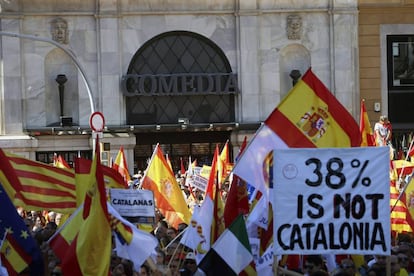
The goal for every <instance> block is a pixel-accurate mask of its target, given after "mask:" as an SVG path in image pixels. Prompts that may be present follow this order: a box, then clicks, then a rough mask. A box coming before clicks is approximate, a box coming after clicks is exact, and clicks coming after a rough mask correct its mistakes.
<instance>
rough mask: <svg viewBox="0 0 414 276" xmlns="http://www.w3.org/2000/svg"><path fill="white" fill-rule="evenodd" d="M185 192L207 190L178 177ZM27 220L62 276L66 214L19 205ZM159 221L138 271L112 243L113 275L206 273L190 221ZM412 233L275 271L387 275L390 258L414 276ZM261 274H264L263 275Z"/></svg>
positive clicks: (283, 264)
mask: <svg viewBox="0 0 414 276" xmlns="http://www.w3.org/2000/svg"><path fill="white" fill-rule="evenodd" d="M140 176H141V174H138V175H135V177H134V178H133V180H132V182H131V188H138V187H139V181H140V178H141V177H140ZM177 182H178V183H179V184H180V187H181V189H182V192H183V195H184V197H185V199H186V200H187V204H188V206H189V208H191V207H193V206H194V205H196V204H201V203H202V201H203V197H204V194H203V192H202V191H200V190H197V189H195V190H191V191H190V190H189V189H188V187H187V186H186V185H185V178H184V177H181V176H180V175H178V176H177ZM228 188H229V187H228V183H226V184H224V185H222V189H223V190H222V193H221V194H222V195H223V200H224V201H225V199H226V193H227V192H228ZM17 211H18V213H19V215H20V216H21V217H22V218H23V219H24V221H25V223H26V226H27V227H28V229H29V231H30V233H31V234H32V235H33V237H34V238H35V240H36V241H37V242H38V244H39V246H40V248H41V250H42V253H43V256H44V260H45V262H44V263H45V271H46V273H45V275H55V276H57V275H62V272H61V268H60V260H59V259H58V258H57V257H56V256H55V254H54V253H53V251H52V250H51V249H50V247H49V245H48V243H47V241H48V240H49V238H50V237H51V236H52V235H53V234H54V233H55V231H56V230H57V229H58V228H59V227H60V226H61V225H62V224H63V220H64V219H65V217H64V216H63V215H62V214H59V213H55V212H46V211H44V212H40V211H25V210H23V209H21V208H18V209H17ZM156 214H157V217H156V223H155V224H154V225H153V227H152V228H153V229H152V231H151V233H152V234H153V235H154V236H155V237H156V238H157V239H158V241H159V245H158V247H157V248H156V250H155V252H153V254H152V256H151V257H150V258H149V259H148V260H147V261H146V262H145V263H144V264H143V265H142V266H141V268H140V270H139V271H137V270H135V269H134V265H133V262H132V261H131V260H127V259H123V258H120V257H118V256H117V253H116V249H115V247H114V249H113V251H112V256H111V260H108V261H110V273H111V275H125V276H132V275H134V276H136V275H155V276H156V275H171V276H178V275H195V276H199V275H205V273H204V272H202V271H201V270H200V269H198V268H197V263H196V257H195V253H194V252H193V251H192V250H191V249H190V248H188V247H186V246H184V245H183V244H181V243H180V239H181V237H182V233H183V231H185V229H186V227H187V225H186V224H185V223H182V224H180V225H179V226H178V228H177V229H175V228H174V227H172V226H170V225H169V224H168V222H167V221H166V220H165V219H164V218H163V217H162V215H161V214H160V213H159V212H156ZM413 257H414V236H412V235H409V234H400V235H398V236H397V238H396V239H395V241H394V246H393V248H392V255H391V256H387V257H386V256H379V255H378V256H377V255H374V256H363V262H362V263H360V262H359V263H357V262H355V261H354V259H353V258H352V256H346V255H344V256H326V255H306V256H299V258H296V261H294V262H292V261H289V257H288V258H287V259H288V261H286V260H285V261H282V260H283V259H282V260H281V261H279V262H278V265H276V266H275V265H273V268H272V269H273V272H275V271H276V270H277V273H278V275H313V276H317V275H335V276H341V275H345V276H350V275H362V276H365V275H367V276H374V275H381V276H382V275H384V276H385V275H387V274H386V271H387V269H386V267H387V262H388V264H389V266H390V268H391V275H393V276H394V275H396V276H414V260H413ZM259 275H260V274H259Z"/></svg>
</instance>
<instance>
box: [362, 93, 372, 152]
mask: <svg viewBox="0 0 414 276" xmlns="http://www.w3.org/2000/svg"><path fill="white" fill-rule="evenodd" d="M359 131H360V132H361V147H375V139H374V133H373V131H372V128H371V123H370V122H369V118H368V113H367V110H366V108H365V101H364V100H361V114H360V117H359Z"/></svg>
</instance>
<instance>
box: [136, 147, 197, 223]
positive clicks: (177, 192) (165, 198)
mask: <svg viewBox="0 0 414 276" xmlns="http://www.w3.org/2000/svg"><path fill="white" fill-rule="evenodd" d="M141 185H142V188H144V189H147V190H151V191H153V193H154V199H155V202H156V206H157V208H158V209H159V210H160V211H161V213H162V214H163V215H164V217H165V218H166V219H167V221H168V222H169V224H170V225H172V226H173V227H175V228H178V224H180V223H182V222H184V223H187V224H189V223H190V219H191V213H190V211H189V209H188V207H187V204H186V202H185V200H184V196H183V194H182V192H181V189H180V187H179V185H178V183H177V180H176V179H175V176H174V173H173V172H172V170H171V168H170V167H169V166H168V164H167V161H166V160H165V158H164V154H163V152H162V150H161V148H160V146H159V145H158V144H157V146H156V147H155V149H154V153H153V154H152V157H151V161H150V163H149V164H148V168H147V170H146V173H145V175H144V177H143V178H142V184H141Z"/></svg>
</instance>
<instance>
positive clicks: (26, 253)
mask: <svg viewBox="0 0 414 276" xmlns="http://www.w3.org/2000/svg"><path fill="white" fill-rule="evenodd" d="M0 202H1V208H0V240H3V242H2V244H1V248H0V252H1V264H2V265H3V266H5V267H6V268H7V271H8V272H9V275H23V274H20V273H22V272H27V271H29V272H30V275H43V256H42V252H41V251H40V247H39V245H38V244H37V242H36V240H35V239H34V238H33V236H32V235H31V234H30V232H29V230H28V229H27V227H26V224H25V223H24V221H23V219H22V218H21V217H20V216H19V214H18V213H17V211H16V207H15V206H14V205H13V203H12V202H11V201H10V198H9V197H8V195H7V193H6V192H5V191H4V189H3V187H2V186H1V185H0ZM4 235H6V236H5V237H4ZM24 275H29V273H28V274H24Z"/></svg>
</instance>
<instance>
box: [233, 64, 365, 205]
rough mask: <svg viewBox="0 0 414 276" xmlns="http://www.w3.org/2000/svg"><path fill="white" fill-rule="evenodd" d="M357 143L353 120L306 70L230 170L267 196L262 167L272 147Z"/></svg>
mask: <svg viewBox="0 0 414 276" xmlns="http://www.w3.org/2000/svg"><path fill="white" fill-rule="evenodd" d="M360 145H361V134H360V131H359V127H358V124H357V123H356V121H355V119H354V118H353V117H352V115H351V114H350V113H349V112H348V111H347V110H346V109H345V107H343V106H342V105H341V103H340V102H339V101H338V100H337V99H336V98H335V96H334V95H333V94H332V93H331V92H330V91H329V90H328V89H327V88H326V86H325V85H324V84H323V83H322V82H321V81H320V80H319V79H318V78H317V77H316V75H314V73H313V72H312V70H311V69H309V70H308V71H307V72H306V73H305V74H304V75H303V77H302V79H301V80H299V81H298V83H297V84H296V85H295V86H294V87H293V88H292V90H291V91H290V92H289V93H288V94H287V96H286V97H285V98H284V99H283V100H282V102H281V103H280V104H279V105H278V106H277V107H276V109H274V110H273V112H272V113H271V114H270V116H269V117H268V118H267V119H266V120H265V122H264V124H263V125H261V127H260V128H259V130H258V131H257V132H256V134H255V136H254V137H253V139H252V140H251V141H250V143H249V144H248V146H247V148H246V150H245V151H244V152H243V154H242V156H241V157H240V160H239V161H238V162H237V163H236V164H235V167H234V169H233V172H234V173H235V174H237V175H238V176H239V177H241V178H242V179H243V180H245V181H247V183H249V184H251V185H253V186H255V187H256V188H258V189H259V190H260V191H261V192H262V193H263V194H264V195H265V196H266V198H268V187H267V186H266V180H265V179H264V176H263V169H262V167H263V161H264V160H265V159H266V156H267V155H268V154H269V152H271V151H272V150H273V149H274V148H278V149H284V148H288V147H292V148H294V147H301V148H305V147H306V148H315V147H316V148H318V147H320V148H326V147H359V146H360Z"/></svg>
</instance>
